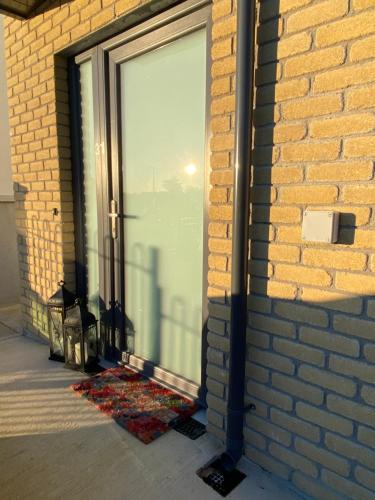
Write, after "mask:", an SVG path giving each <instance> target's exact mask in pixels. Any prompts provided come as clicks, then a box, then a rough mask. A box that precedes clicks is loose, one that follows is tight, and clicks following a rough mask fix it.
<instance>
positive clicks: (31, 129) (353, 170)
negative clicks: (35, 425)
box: [5, 0, 375, 499]
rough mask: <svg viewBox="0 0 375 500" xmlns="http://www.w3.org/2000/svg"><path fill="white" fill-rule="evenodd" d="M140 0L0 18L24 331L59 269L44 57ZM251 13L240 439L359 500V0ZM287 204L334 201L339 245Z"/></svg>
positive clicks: (226, 262) (220, 380) (67, 218)
mask: <svg viewBox="0 0 375 500" xmlns="http://www.w3.org/2000/svg"><path fill="white" fill-rule="evenodd" d="M150 1H151V0H147V1H143V2H142V1H140V0H134V1H132V0H73V1H72V2H69V3H67V4H66V5H64V6H62V7H59V8H54V9H51V10H49V11H47V12H46V13H44V14H42V15H38V16H36V17H35V18H34V19H32V20H30V21H26V22H21V21H14V20H8V21H7V23H6V28H5V29H6V56H7V63H8V87H9V93H8V96H9V106H10V124H11V133H12V164H13V173H14V182H15V183H16V198H17V225H18V232H19V248H20V260H21V273H22V287H23V294H22V303H23V311H24V315H25V324H26V326H27V328H28V329H32V330H34V331H37V332H38V331H43V330H45V316H44V307H43V305H42V304H43V303H44V301H45V300H46V298H47V297H48V296H49V295H50V294H51V292H52V291H53V289H54V283H55V282H56V281H57V280H58V279H59V278H60V277H62V276H64V277H65V279H66V280H67V281H68V282H69V283H70V284H73V283H74V262H73V261H74V236H73V228H74V227H73V204H72V194H71V165H70V144H69V128H68V125H69V116H68V108H67V102H68V92H67V85H66V78H67V74H66V64H65V62H64V60H63V59H61V58H60V57H57V58H56V57H54V54H55V53H56V52H58V51H59V50H61V49H62V48H65V47H66V46H68V45H70V44H74V43H75V42H76V41H78V40H80V39H82V38H84V37H85V36H86V35H88V34H89V33H91V32H92V31H94V30H96V29H100V27H102V26H103V25H107V24H109V23H111V21H113V20H115V19H117V18H118V17H120V16H123V15H126V14H127V12H129V11H131V10H132V9H134V8H136V7H138V6H139V5H141V4H147V3H149V2H150ZM258 17H259V19H258V26H257V47H256V52H257V66H258V68H257V71H256V85H257V91H256V95H255V116H254V119H255V131H254V140H255V144H256V147H255V150H254V168H253V169H252V171H253V188H252V193H251V201H252V204H251V213H252V224H251V231H250V232H251V259H250V262H249V269H250V276H249V283H250V284H249V287H250V289H249V300H248V304H249V328H248V357H247V359H248V361H247V366H246V376H247V392H246V400H247V402H249V403H250V402H252V403H254V404H256V410H255V411H254V412H253V413H252V414H251V415H248V416H247V418H246V426H245V440H246V450H245V452H246V455H247V456H248V457H249V458H250V459H251V460H254V461H255V462H257V463H258V464H260V465H261V466H263V467H265V468H266V469H268V470H270V471H272V472H274V473H276V474H277V475H279V476H281V477H283V478H285V479H287V480H290V481H292V482H293V484H294V485H295V486H296V487H297V488H299V489H300V490H302V491H303V492H305V493H307V494H310V495H312V496H315V497H317V498H335V499H338V498H342V497H343V495H348V496H349V497H351V498H361V499H362V498H364V499H365V498H373V495H374V491H375V459H374V456H375V421H374V416H373V415H374V406H375V387H374V381H375V324H374V319H375V300H374V299H373V298H372V296H373V295H374V291H375V278H374V276H373V274H372V272H373V270H374V268H375V259H374V256H373V255H372V254H373V253H374V254H375V252H374V249H375V229H374V215H373V207H372V204H373V203H374V201H375V188H374V187H373V168H374V157H375V140H374V137H375V135H374V125H375V114H374V110H375V50H374V47H375V43H374V36H375V1H374V0H351V1H349V0H324V1H315V0H314V1H313V0H264V1H263V0H262V1H261V2H260V3H258ZM212 18H213V26H212V48H211V55H212V72H211V73H212V87H211V129H212V139H211V150H212V154H211V162H210V166H211V172H210V181H211V185H212V189H211V192H210V207H209V242H208V244H209V262H208V265H209V274H208V280H209V291H208V293H209V313H210V317H209V321H208V328H209V333H208V343H209V348H208V353H207V358H208V364H207V376H208V378H207V387H208V397H207V401H208V406H209V408H208V420H209V425H208V428H209V430H210V431H211V432H212V433H213V434H215V435H216V436H218V437H219V438H220V439H224V436H225V417H226V404H225V400H226V396H227V393H226V391H227V389H226V380H227V366H228V350H229V339H228V333H229V328H228V321H229V318H230V293H229V292H230V269H231V259H230V252H231V217H232V182H233V175H232V168H233V146H234V130H233V126H234V108H235V95H234V89H235V33H236V3H235V1H234V0H214V1H213V9H212ZM54 208H57V210H58V214H57V215H52V209H54ZM305 208H316V209H327V210H331V209H335V210H337V211H339V212H340V214H341V219H340V220H341V227H340V240H339V244H337V245H335V246H333V245H332V246H329V245H319V244H315V245H313V244H307V243H303V242H302V240H301V222H302V212H303V210H304V209H305ZM46 221H48V222H49V223H50V224H47V222H46Z"/></svg>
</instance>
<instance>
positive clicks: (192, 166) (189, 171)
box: [185, 163, 197, 175]
mask: <svg viewBox="0 0 375 500" xmlns="http://www.w3.org/2000/svg"><path fill="white" fill-rule="evenodd" d="M196 171H197V166H196V165H195V163H189V165H186V167H185V172H186V173H187V174H188V175H194V174H195V173H196Z"/></svg>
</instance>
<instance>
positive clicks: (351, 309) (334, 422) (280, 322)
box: [246, 0, 375, 499]
mask: <svg viewBox="0 0 375 500" xmlns="http://www.w3.org/2000/svg"><path fill="white" fill-rule="evenodd" d="M259 17H260V19H259V27H258V42H259V45H258V70H257V75H256V79H257V94H256V130H255V145H256V149H255V153H254V154H255V159H254V164H255V167H254V188H253V202H254V205H253V215H252V222H253V226H252V234H253V240H252V244H251V256H252V260H251V276H250V287H251V292H252V297H251V299H250V307H249V330H248V342H249V345H248V384H247V395H248V397H249V399H250V400H251V401H254V402H255V404H256V406H257V410H256V411H255V412H254V413H253V414H252V415H248V416H247V419H246V423H247V426H246V441H247V447H246V455H247V456H248V457H250V458H252V459H253V460H255V461H257V462H258V463H260V464H261V465H263V466H264V467H266V468H267V469H269V470H272V471H274V472H275V473H277V474H278V475H280V476H282V477H284V478H286V479H289V480H291V481H292V482H293V483H294V484H295V486H297V487H298V488H299V489H301V490H303V491H304V492H305V493H307V494H310V495H313V496H316V497H318V498H342V496H343V495H348V496H349V497H351V498H361V499H365V498H374V494H375V440H374V438H375V432H374V431H375V417H374V414H375V413H374V410H375V408H374V405H375V385H374V384H375V365H374V362H375V357H374V349H375V322H374V317H375V316H374V305H373V304H374V301H373V295H374V292H375V277H374V275H373V271H374V267H373V258H372V253H373V252H374V248H375V247H374V244H375V239H374V238H375V228H374V214H373V208H372V206H373V204H374V202H375V185H374V181H373V174H374V157H375V147H374V146H375V142H374V141H375V134H374V129H375V109H374V106H375V36H374V35H375V2H374V1H356V0H355V1H352V2H348V1H347V0H329V1H322V2H320V1H319V2H317V1H314V2H312V1H310V0H298V1H293V0H285V1H283V0H280V2H277V1H274V0H266V1H264V2H261V4H260V15H259ZM278 38H279V40H278ZM306 208H309V209H315V208H316V209H326V210H330V209H334V210H337V211H339V212H340V214H341V225H340V237H339V243H338V244H337V245H325V244H308V243H304V242H302V240H301V220H302V212H303V210H304V209H306ZM333 491H335V494H334V493H333Z"/></svg>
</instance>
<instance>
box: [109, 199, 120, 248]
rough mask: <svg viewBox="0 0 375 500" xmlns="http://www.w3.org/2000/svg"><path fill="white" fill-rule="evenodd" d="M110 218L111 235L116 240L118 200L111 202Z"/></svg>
mask: <svg viewBox="0 0 375 500" xmlns="http://www.w3.org/2000/svg"><path fill="white" fill-rule="evenodd" d="M108 217H109V218H110V220H111V235H112V238H113V239H114V240H115V239H116V238H117V237H118V219H119V213H118V212H117V201H116V200H111V211H110V212H109V214H108Z"/></svg>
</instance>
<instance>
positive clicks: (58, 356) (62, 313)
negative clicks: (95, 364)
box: [47, 281, 75, 361]
mask: <svg viewBox="0 0 375 500" xmlns="http://www.w3.org/2000/svg"><path fill="white" fill-rule="evenodd" d="M58 284H59V287H60V288H59V289H58V290H57V292H56V293H54V294H53V295H52V297H50V298H49V300H48V302H47V309H48V334H49V345H50V357H49V359H52V360H53V361H64V360H65V357H64V332H63V325H64V321H65V318H66V314H67V312H68V311H69V310H70V309H72V308H73V307H74V303H75V296H74V295H73V294H72V293H71V292H69V291H68V290H67V289H66V288H65V286H64V285H65V282H64V281H60V282H59V283H58Z"/></svg>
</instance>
